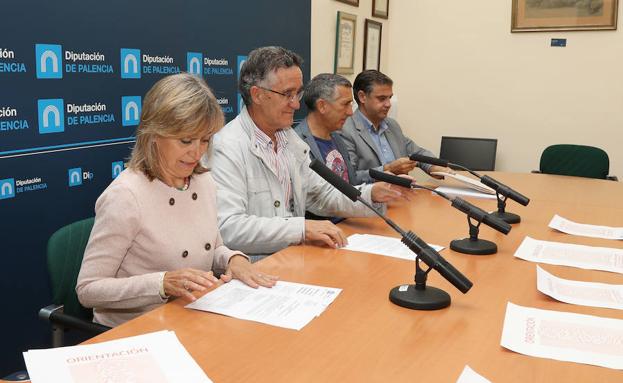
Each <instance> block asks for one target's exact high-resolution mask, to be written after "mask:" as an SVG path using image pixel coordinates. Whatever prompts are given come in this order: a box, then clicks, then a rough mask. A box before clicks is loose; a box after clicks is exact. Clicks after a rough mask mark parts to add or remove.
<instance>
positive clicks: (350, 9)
mask: <svg viewBox="0 0 623 383" xmlns="http://www.w3.org/2000/svg"><path fill="white" fill-rule="evenodd" d="M311 2H312V7H311V11H312V15H311V24H312V31H311V67H310V70H311V75H312V77H313V76H315V75H317V74H319V73H333V62H334V57H335V28H336V22H337V12H338V11H342V12H346V13H350V14H353V15H356V16H357V27H356V28H357V30H356V34H357V36H356V40H355V73H353V74H352V75H344V77H346V78H348V79H349V80H350V81H353V80H354V79H355V76H357V74H358V73H359V72H361V70H362V68H363V35H364V25H365V19H366V18H367V19H370V20H374V21H377V22H380V23H382V24H383V27H382V31H381V71H383V70H385V69H387V57H388V55H387V52H388V49H389V45H388V44H389V43H390V41H389V38H388V30H387V29H388V24H389V23H388V20H385V19H380V18H377V17H372V0H359V6H358V7H355V6H352V5H349V4H345V3H340V2H338V1H335V0H311ZM392 5H393V4H391V3H390V7H389V12H390V13H391V12H392V8H391V7H392ZM306 81H307V79H306Z"/></svg>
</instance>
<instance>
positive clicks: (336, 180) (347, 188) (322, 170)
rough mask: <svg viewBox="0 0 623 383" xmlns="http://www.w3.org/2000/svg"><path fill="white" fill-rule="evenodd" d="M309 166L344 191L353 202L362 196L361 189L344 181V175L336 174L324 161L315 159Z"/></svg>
mask: <svg viewBox="0 0 623 383" xmlns="http://www.w3.org/2000/svg"><path fill="white" fill-rule="evenodd" d="M309 167H310V168H311V170H313V171H315V172H316V173H317V174H318V175H319V176H320V177H322V178H324V180H325V181H327V182H328V183H330V184H331V185H333V187H334V188H336V189H337V190H339V191H340V192H342V194H344V195H345V196H346V197H348V198H350V199H351V200H352V201H353V202H357V200H358V199H359V197H360V196H361V191H360V190H359V189H357V188H356V187H353V185H351V184H349V183H348V182H346V181H344V180H343V179H342V177H340V176H338V175H337V174H335V173H334V172H333V171H332V170H331V169H329V168H328V167H326V166H325V165H324V164H323V163H322V162H320V161H318V160H317V159H314V160H313V161H312V162H311V163H310V164H309Z"/></svg>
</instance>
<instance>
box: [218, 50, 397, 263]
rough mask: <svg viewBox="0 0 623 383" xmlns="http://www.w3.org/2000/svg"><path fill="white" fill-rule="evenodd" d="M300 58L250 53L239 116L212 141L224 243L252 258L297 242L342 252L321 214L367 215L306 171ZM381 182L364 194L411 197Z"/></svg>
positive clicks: (379, 199) (335, 231) (381, 198)
mask: <svg viewBox="0 0 623 383" xmlns="http://www.w3.org/2000/svg"><path fill="white" fill-rule="evenodd" d="M302 62H303V60H302V59H301V57H300V56H298V55H297V54H296V53H294V52H291V51H289V50H287V49H285V48H281V47H262V48H258V49H255V50H253V51H252V52H251V53H249V55H248V57H247V60H246V61H245V63H244V64H243V65H242V68H241V70H240V76H239V84H238V88H239V90H240V94H241V96H242V99H243V101H244V105H245V106H244V108H243V109H242V111H241V112H240V114H239V115H238V116H237V117H236V118H235V119H234V120H232V121H231V122H229V123H228V124H227V125H226V126H225V127H224V128H223V129H222V130H221V131H219V133H217V134H216V135H215V136H214V139H213V144H212V151H211V153H209V155H208V159H207V161H208V164H209V167H210V168H212V175H213V177H214V180H215V181H216V183H217V187H218V192H217V206H218V221H219V229H220V231H221V236H222V237H223V241H224V243H225V244H226V245H227V246H229V247H231V248H235V249H238V250H241V251H243V252H245V253H246V254H247V255H249V256H250V258H251V260H252V261H256V260H258V259H261V258H263V257H266V256H267V255H270V254H272V253H274V252H276V251H279V250H281V249H284V248H286V247H287V246H289V245H296V244H300V243H303V242H305V243H311V244H324V245H327V246H330V247H334V248H337V247H342V246H344V245H345V244H346V238H345V236H344V233H343V232H342V230H341V229H339V228H338V227H337V226H335V225H334V224H333V223H331V222H330V221H328V220H322V221H314V220H306V219H305V211H306V210H309V211H311V212H313V213H314V214H318V215H323V216H347V217H348V216H360V217H361V216H372V215H373V213H371V212H370V211H369V210H368V209H367V208H366V207H365V206H363V204H361V203H359V202H358V203H353V202H352V201H351V200H350V199H348V198H347V197H345V196H343V195H342V194H341V193H340V192H339V191H338V190H337V189H335V188H333V186H331V185H330V184H328V183H327V182H326V181H324V180H323V179H322V178H321V177H320V176H318V175H317V174H316V173H314V172H313V171H312V170H311V169H310V168H309V163H310V159H309V146H307V144H306V143H305V142H303V141H302V140H301V139H300V138H299V136H298V135H297V134H296V133H295V132H294V131H293V130H292V129H291V126H292V124H293V122H294V112H295V111H296V110H297V109H299V107H300V100H301V98H302V96H303V72H302V71H301V65H302ZM398 189H399V188H398V187H395V186H394V187H393V188H390V187H389V185H387V184H383V183H378V184H375V185H366V186H363V187H361V191H362V197H363V198H365V199H366V200H367V201H369V202H374V203H376V204H377V206H378V207H380V208H384V206H383V205H382V203H383V202H387V201H390V200H393V199H396V198H400V197H402V196H403V194H406V193H408V192H409V191H408V190H406V189H403V190H398Z"/></svg>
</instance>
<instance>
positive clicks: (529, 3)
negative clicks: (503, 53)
mask: <svg viewBox="0 0 623 383" xmlns="http://www.w3.org/2000/svg"><path fill="white" fill-rule="evenodd" d="M618 2H619V0H513V10H512V16H511V18H512V19H511V32H539V31H581V30H613V29H617V7H618Z"/></svg>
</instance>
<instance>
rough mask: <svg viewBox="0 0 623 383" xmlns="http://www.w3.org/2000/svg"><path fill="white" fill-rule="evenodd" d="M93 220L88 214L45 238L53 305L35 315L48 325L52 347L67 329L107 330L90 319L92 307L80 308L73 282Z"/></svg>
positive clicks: (61, 340)
mask: <svg viewBox="0 0 623 383" xmlns="http://www.w3.org/2000/svg"><path fill="white" fill-rule="evenodd" d="M94 220H95V219H94V218H93V217H91V218H87V219H83V220H81V221H77V222H74V223H72V224H69V225H67V226H64V227H62V228H60V229H59V230H57V231H56V232H55V233H54V234H52V236H51V237H50V239H49V240H48V249H47V257H48V273H49V275H50V281H51V285H52V302H53V304H52V305H49V306H47V307H44V308H42V309H41V310H39V317H40V318H41V319H44V320H48V321H50V323H51V325H52V347H60V346H62V345H63V341H64V335H65V331H66V330H67V329H78V330H82V331H85V332H87V333H89V334H92V335H93V336H95V335H97V334H101V333H102V332H104V331H107V330H110V327H107V326H103V325H100V324H97V323H93V322H92V320H93V310H91V309H87V308H85V307H83V306H82V305H81V304H80V302H79V301H78V296H77V295H76V281H77V279H78V273H79V272H80V266H81V265H82V257H83V255H84V250H85V248H86V246H87V242H88V240H89V235H90V234H91V229H92V228H93V222H94Z"/></svg>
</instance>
